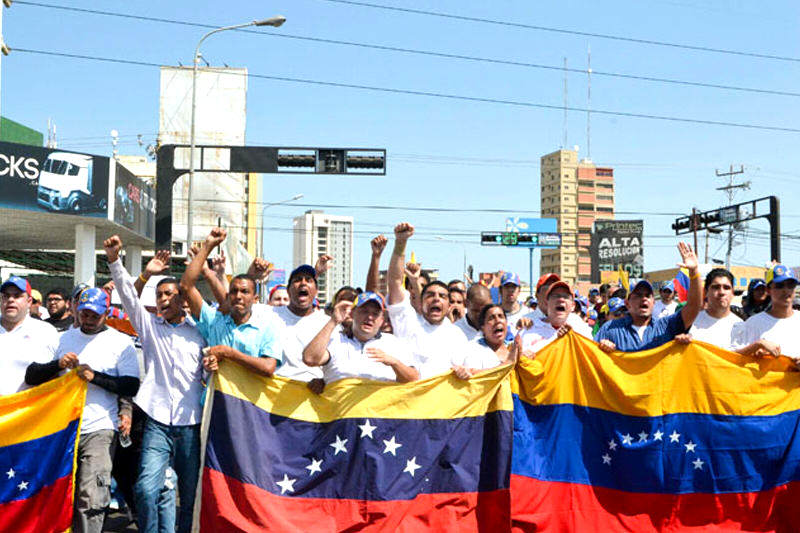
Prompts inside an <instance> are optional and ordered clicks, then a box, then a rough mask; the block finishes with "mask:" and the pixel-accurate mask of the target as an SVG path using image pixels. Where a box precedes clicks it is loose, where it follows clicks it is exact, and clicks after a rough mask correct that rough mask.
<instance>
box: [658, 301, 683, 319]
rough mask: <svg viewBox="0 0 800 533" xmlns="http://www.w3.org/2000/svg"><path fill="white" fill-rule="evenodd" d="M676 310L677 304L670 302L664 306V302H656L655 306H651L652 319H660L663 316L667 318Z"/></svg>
mask: <svg viewBox="0 0 800 533" xmlns="http://www.w3.org/2000/svg"><path fill="white" fill-rule="evenodd" d="M677 309H678V302H676V301H675V300H672V301H671V302H670V303H668V304H667V305H664V302H662V301H661V300H658V301H657V302H656V303H655V305H654V306H653V318H661V317H664V316H669V315H671V314H673V313H675V311H676V310H677Z"/></svg>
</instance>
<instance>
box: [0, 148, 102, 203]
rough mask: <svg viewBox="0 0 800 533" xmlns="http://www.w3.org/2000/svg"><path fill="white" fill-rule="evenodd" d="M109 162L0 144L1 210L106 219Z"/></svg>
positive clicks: (91, 157)
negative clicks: (19, 210) (2, 208)
mask: <svg viewBox="0 0 800 533" xmlns="http://www.w3.org/2000/svg"><path fill="white" fill-rule="evenodd" d="M108 169H109V159H108V158H107V157H101V156H96V155H90V154H82V153H77V152H69V151H66V150H59V149H55V148H42V147H39V146H30V145H25V144H17V143H9V142H0V207H5V208H10V209H24V210H27V211H44V212H56V213H65V214H72V215H81V216H88V217H101V218H106V217H107V212H108Z"/></svg>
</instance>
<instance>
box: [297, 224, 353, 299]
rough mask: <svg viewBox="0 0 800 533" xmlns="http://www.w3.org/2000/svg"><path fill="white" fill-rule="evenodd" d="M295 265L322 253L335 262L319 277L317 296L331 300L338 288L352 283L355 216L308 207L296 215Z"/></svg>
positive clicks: (311, 262)
mask: <svg viewBox="0 0 800 533" xmlns="http://www.w3.org/2000/svg"><path fill="white" fill-rule="evenodd" d="M293 224H294V254H293V255H294V257H293V263H294V267H297V266H299V265H303V264H308V265H313V264H314V263H316V261H317V259H318V258H319V256H321V255H326V254H327V255H330V256H331V257H333V266H332V267H331V268H330V269H329V270H328V271H327V272H326V273H325V274H323V275H322V276H320V277H319V279H318V280H317V287H318V289H319V292H318V294H317V298H318V299H319V301H320V303H321V304H325V303H328V302H329V301H331V299H332V298H333V295H334V294H335V293H336V291H337V290H339V288H341V287H344V286H345V285H352V284H353V217H348V216H339V215H330V214H327V213H324V212H322V211H319V210H315V209H312V210H309V211H306V212H305V213H303V214H302V215H300V216H299V217H295V218H294V222H293Z"/></svg>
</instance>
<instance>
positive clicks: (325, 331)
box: [303, 292, 419, 383]
mask: <svg viewBox="0 0 800 533" xmlns="http://www.w3.org/2000/svg"><path fill="white" fill-rule="evenodd" d="M383 310H384V306H383V298H381V297H380V296H379V295H378V294H376V293H374V292H364V293H361V294H359V295H358V297H357V298H356V300H355V302H353V303H351V302H349V301H346V300H343V301H341V302H339V303H337V304H336V306H335V307H334V308H333V315H332V316H331V318H330V320H329V321H328V322H327V323H326V324H325V326H323V328H322V329H321V330H320V331H319V333H317V335H316V336H315V337H314V338H313V339H312V340H311V342H310V343H309V344H308V346H306V348H305V349H304V350H303V362H304V363H305V364H306V365H309V366H312V367H321V368H322V374H323V377H324V379H325V383H331V382H333V381H337V380H340V379H344V378H348V377H360V378H366V379H375V380H379V381H396V382H398V383H408V382H410V381H415V380H417V379H419V372H418V371H417V370H416V369H415V368H414V367H413V365H414V361H413V356H412V354H411V351H410V350H409V349H408V345H407V343H405V342H403V341H401V340H400V339H398V338H397V337H395V336H394V335H392V334H391V333H381V326H382V325H383ZM347 318H350V319H351V321H352V326H351V327H350V328H341V327H339V326H340V325H341V324H342V323H344V321H345V320H346V319H347Z"/></svg>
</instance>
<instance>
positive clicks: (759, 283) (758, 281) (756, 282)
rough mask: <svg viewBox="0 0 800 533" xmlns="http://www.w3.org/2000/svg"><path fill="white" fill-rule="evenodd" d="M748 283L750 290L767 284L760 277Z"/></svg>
mask: <svg viewBox="0 0 800 533" xmlns="http://www.w3.org/2000/svg"><path fill="white" fill-rule="evenodd" d="M750 283H751V285H750V290H753V289H757V288H759V287H766V286H767V282H766V281H764V280H763V279H761V278H757V279H754V280H752V281H751V282H750Z"/></svg>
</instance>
